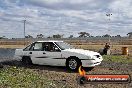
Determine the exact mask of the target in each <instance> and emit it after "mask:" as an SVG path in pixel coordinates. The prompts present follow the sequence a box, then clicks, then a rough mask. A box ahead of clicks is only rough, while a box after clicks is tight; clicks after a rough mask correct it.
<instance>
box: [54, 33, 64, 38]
mask: <svg viewBox="0 0 132 88" xmlns="http://www.w3.org/2000/svg"><path fill="white" fill-rule="evenodd" d="M63 36H64V35H60V34H56V35H53V38H63Z"/></svg>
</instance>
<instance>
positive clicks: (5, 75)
mask: <svg viewBox="0 0 132 88" xmlns="http://www.w3.org/2000/svg"><path fill="white" fill-rule="evenodd" d="M0 88H66V86H65V87H64V85H60V84H59V85H58V84H57V83H55V82H54V81H52V80H50V79H48V78H47V77H46V76H45V75H44V74H39V73H38V72H36V71H34V70H33V69H28V68H23V67H14V66H7V67H4V68H2V69H0Z"/></svg>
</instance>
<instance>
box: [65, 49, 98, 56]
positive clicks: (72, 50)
mask: <svg viewBox="0 0 132 88" xmlns="http://www.w3.org/2000/svg"><path fill="white" fill-rule="evenodd" d="M64 51H68V52H74V53H79V54H84V55H88V56H93V55H100V54H99V53H97V52H94V51H90V50H83V49H65V50H64Z"/></svg>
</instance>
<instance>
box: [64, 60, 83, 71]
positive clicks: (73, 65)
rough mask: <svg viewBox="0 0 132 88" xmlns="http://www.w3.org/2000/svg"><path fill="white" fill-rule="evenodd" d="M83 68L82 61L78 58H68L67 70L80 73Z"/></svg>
mask: <svg viewBox="0 0 132 88" xmlns="http://www.w3.org/2000/svg"><path fill="white" fill-rule="evenodd" d="M79 66H81V61H80V60H79V59H78V58H68V59H67V61H66V68H67V69H68V70H71V71H78V68H79Z"/></svg>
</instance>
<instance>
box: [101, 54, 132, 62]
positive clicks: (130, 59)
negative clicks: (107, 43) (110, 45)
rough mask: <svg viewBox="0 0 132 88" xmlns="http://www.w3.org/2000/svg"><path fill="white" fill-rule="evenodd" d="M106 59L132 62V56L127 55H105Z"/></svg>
mask: <svg viewBox="0 0 132 88" xmlns="http://www.w3.org/2000/svg"><path fill="white" fill-rule="evenodd" d="M103 58H104V61H112V62H117V63H125V64H132V56H125V55H103Z"/></svg>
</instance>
